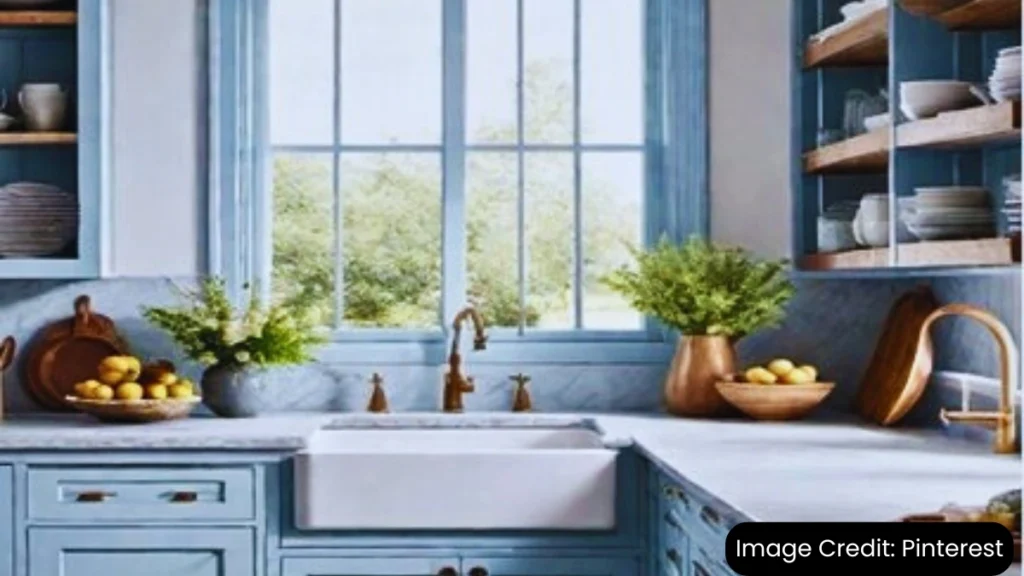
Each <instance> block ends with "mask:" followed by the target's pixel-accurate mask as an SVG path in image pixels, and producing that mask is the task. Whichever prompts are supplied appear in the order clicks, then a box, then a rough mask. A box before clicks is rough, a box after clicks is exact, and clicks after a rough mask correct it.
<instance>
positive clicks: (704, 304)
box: [603, 237, 796, 416]
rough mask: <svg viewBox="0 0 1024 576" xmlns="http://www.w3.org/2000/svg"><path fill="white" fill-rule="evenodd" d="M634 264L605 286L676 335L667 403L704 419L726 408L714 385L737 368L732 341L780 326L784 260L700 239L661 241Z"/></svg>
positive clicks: (787, 294)
mask: <svg viewBox="0 0 1024 576" xmlns="http://www.w3.org/2000/svg"><path fill="white" fill-rule="evenodd" d="M632 252H633V256H634V258H635V259H636V266H635V267H633V268H630V267H623V268H621V269H619V270H617V271H615V272H613V273H612V274H610V275H608V276H606V277H605V278H604V279H603V281H604V283H605V284H606V285H607V286H608V287H609V288H611V289H612V290H614V291H616V292H618V293H620V294H622V295H623V296H624V297H625V298H626V299H627V301H629V302H630V304H631V305H632V306H633V307H634V308H635V309H636V310H637V311H639V312H641V313H643V314H646V315H648V316H651V317H653V318H655V319H657V320H658V321H660V322H661V323H662V324H663V325H664V326H665V327H666V328H670V329H673V330H675V331H677V332H678V333H679V334H680V335H682V338H681V339H680V341H679V345H678V348H677V350H676V354H675V357H674V359H673V361H672V367H671V369H670V371H669V374H668V378H667V379H666V381H665V404H666V407H667V409H668V411H669V412H671V413H673V414H676V415H680V416H710V415H714V414H717V413H719V412H720V411H722V410H723V409H724V408H725V407H726V403H725V401H724V400H723V399H722V398H721V396H720V395H719V394H718V391H717V390H716V389H715V382H716V381H718V380H719V379H720V378H721V377H723V376H725V375H728V374H732V373H734V372H735V369H736V366H735V364H736V354H735V349H734V344H735V343H736V342H737V341H738V340H739V339H741V338H743V337H744V336H746V335H748V334H751V333H753V332H757V331H758V330H763V329H765V328H770V327H773V326H776V325H778V324H779V323H780V322H781V321H782V319H783V318H784V316H785V307H786V304H787V303H788V302H789V300H790V299H791V298H792V297H793V295H794V294H795V292H796V289H795V287H794V286H793V284H792V282H790V280H789V277H788V274H787V273H786V263H785V261H760V260H757V259H755V258H753V257H752V256H751V255H750V254H748V253H746V252H745V251H743V250H742V249H739V248H733V247H726V246H719V245H716V244H714V243H712V242H710V241H707V240H703V239H701V238H697V237H694V238H691V239H690V240H689V241H688V242H686V243H684V244H682V245H676V244H673V243H672V242H670V241H669V240H668V239H666V238H663V239H662V240H661V241H660V242H659V243H658V244H657V245H655V246H654V247H653V248H651V249H650V250H648V251H646V252H642V251H638V250H633V251H632Z"/></svg>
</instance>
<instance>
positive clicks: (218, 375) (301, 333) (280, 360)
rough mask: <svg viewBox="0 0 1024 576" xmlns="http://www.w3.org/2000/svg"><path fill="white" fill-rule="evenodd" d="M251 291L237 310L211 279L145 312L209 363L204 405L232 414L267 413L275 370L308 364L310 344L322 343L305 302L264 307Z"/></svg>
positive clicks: (197, 358)
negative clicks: (177, 300)
mask: <svg viewBox="0 0 1024 576" xmlns="http://www.w3.org/2000/svg"><path fill="white" fill-rule="evenodd" d="M247 291H248V292H249V294H248V295H247V300H248V304H247V305H246V306H245V307H244V308H236V307H235V305H234V304H233V303H232V302H231V299H230V298H229V296H228V294H227V290H226V288H225V286H224V282H223V281H222V280H219V279H216V278H211V279H206V280H204V281H202V282H201V283H200V284H199V286H198V288H197V289H194V290H181V296H182V297H183V304H182V305H181V306H179V307H169V308H162V307H146V308H143V310H142V315H143V317H144V318H145V319H146V320H148V321H149V322H150V323H151V324H153V325H154V326H156V327H158V328H160V329H162V330H164V331H165V332H167V333H168V334H169V335H170V336H171V338H172V339H173V340H174V341H175V342H176V343H177V344H178V346H180V347H181V349H182V350H183V352H184V353H185V355H186V356H187V357H188V358H189V359H191V360H193V361H195V362H198V363H199V364H201V365H203V366H205V367H206V369H205V371H204V372H203V377H202V388H203V403H204V404H206V405H207V406H208V407H209V408H210V410H212V411H213V412H214V413H215V414H217V415H219V416H223V417H229V418H239V417H251V416H257V415H259V414H260V413H263V412H264V411H266V410H267V409H268V407H269V406H271V405H272V402H268V401H267V400H268V397H269V395H270V394H271V393H272V391H271V390H270V388H271V387H272V386H274V384H275V380H276V378H275V370H276V369H278V368H280V367H283V366H295V365H299V364H303V363H305V362H309V361H310V360H312V357H311V350H312V348H313V347H314V346H316V345H318V344H320V343H322V342H324V338H323V337H322V336H321V335H320V334H319V333H318V331H317V329H316V327H315V326H314V325H312V323H310V322H308V321H307V318H308V317H309V315H308V314H307V308H306V307H305V306H304V305H302V304H301V303H298V304H291V305H279V306H264V304H263V303H262V302H261V300H260V298H259V296H258V294H256V293H255V292H254V291H252V290H249V289H248V287H247Z"/></svg>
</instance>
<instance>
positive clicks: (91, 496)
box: [75, 491, 117, 502]
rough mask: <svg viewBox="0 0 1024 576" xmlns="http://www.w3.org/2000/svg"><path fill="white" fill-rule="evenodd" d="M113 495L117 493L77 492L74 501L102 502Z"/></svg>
mask: <svg viewBox="0 0 1024 576" xmlns="http://www.w3.org/2000/svg"><path fill="white" fill-rule="evenodd" d="M114 496H117V494H114V493H113V492H99V491H94V492H79V493H78V495H77V496H75V502H103V501H105V500H106V499H107V498H113V497H114Z"/></svg>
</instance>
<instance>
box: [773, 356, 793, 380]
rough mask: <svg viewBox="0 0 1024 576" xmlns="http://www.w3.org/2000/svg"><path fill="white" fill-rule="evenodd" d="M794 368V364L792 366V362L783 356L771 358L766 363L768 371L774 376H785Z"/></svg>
mask: <svg viewBox="0 0 1024 576" xmlns="http://www.w3.org/2000/svg"><path fill="white" fill-rule="evenodd" d="M794 368H795V366H793V363H792V362H791V361H789V360H786V359H785V358H778V359H776V360H772V361H771V363H769V364H768V371H769V372H771V373H772V374H775V375H776V376H785V375H786V374H789V372H790V371H792V370H793V369H794Z"/></svg>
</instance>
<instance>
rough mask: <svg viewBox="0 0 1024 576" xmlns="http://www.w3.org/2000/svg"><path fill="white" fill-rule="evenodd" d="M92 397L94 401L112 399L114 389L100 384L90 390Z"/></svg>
mask: <svg viewBox="0 0 1024 576" xmlns="http://www.w3.org/2000/svg"><path fill="white" fill-rule="evenodd" d="M92 397H93V398H94V399H96V400H110V399H111V398H113V397H114V389H113V388H111V387H110V386H107V385H106V384H101V385H99V386H97V387H96V388H94V389H93V390H92Z"/></svg>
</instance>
